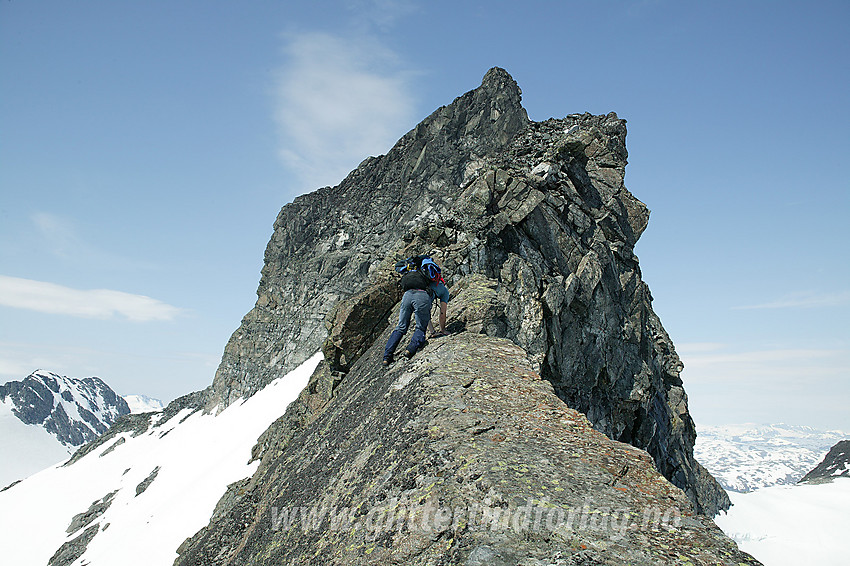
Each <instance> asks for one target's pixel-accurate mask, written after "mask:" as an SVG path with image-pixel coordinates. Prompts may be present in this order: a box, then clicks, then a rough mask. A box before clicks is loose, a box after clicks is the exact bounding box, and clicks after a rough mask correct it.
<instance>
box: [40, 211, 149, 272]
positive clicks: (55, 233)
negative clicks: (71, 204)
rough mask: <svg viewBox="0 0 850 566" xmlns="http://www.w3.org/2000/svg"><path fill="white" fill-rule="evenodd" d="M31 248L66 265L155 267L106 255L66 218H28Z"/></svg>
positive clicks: (129, 268)
mask: <svg viewBox="0 0 850 566" xmlns="http://www.w3.org/2000/svg"><path fill="white" fill-rule="evenodd" d="M30 221H31V222H32V226H33V231H32V239H33V243H34V244H35V246H37V247H38V248H40V249H43V250H45V251H46V252H47V253H49V254H50V255H52V256H54V257H56V258H58V259H60V260H62V261H64V262H67V263H73V264H76V265H94V266H96V265H109V266H110V267H112V268H119V269H127V270H150V269H155V266H154V265H153V264H151V263H149V262H145V261H139V260H135V259H130V258H127V257H123V256H120V255H117V254H114V253H110V252H107V251H104V250H102V249H100V248H99V247H98V246H95V245H92V244H90V243H89V242H87V241H86V239H85V238H84V237H83V236H82V235H81V234H80V230H79V228H78V226H77V224H76V223H75V222H74V221H73V220H72V219H70V218H67V217H64V216H60V215H57V214H53V213H50V212H37V213H35V214H33V215H32V216H30Z"/></svg>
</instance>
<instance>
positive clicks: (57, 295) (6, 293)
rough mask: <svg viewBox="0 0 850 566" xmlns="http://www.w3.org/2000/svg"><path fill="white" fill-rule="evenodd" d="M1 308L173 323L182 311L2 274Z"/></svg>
mask: <svg viewBox="0 0 850 566" xmlns="http://www.w3.org/2000/svg"><path fill="white" fill-rule="evenodd" d="M0 305H3V306H7V307H13V308H19V309H28V310H33V311H38V312H43V313H48V314H63V315H69V316H77V317H82V318H99V319H109V318H116V317H123V318H126V319H127V320H131V321H133V322H150V321H165V320H172V319H174V318H175V317H176V316H177V315H178V314H180V313H181V312H182V309H179V308H177V307H174V306H171V305H169V304H166V303H164V302H162V301H159V300H157V299H152V298H150V297H146V296H144V295H133V294H131V293H124V292H123V291H113V290H111V289H91V290H81V289H71V288H70V287H64V286H62V285H56V284H55V283H47V282H45V281H34V280H32V279H21V278H18V277H8V276H6V275H0Z"/></svg>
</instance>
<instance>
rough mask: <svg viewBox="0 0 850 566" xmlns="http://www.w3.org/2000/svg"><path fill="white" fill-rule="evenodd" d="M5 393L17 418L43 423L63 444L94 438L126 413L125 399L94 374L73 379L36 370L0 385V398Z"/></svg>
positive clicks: (80, 443)
mask: <svg viewBox="0 0 850 566" xmlns="http://www.w3.org/2000/svg"><path fill="white" fill-rule="evenodd" d="M7 397H8V398H10V399H11V401H12V403H13V407H12V413H13V414H14V415H15V416H17V417H18V418H19V419H20V420H21V421H23V422H24V423H26V424H35V425H41V426H43V427H44V428H45V429H46V430H47V432H49V433H51V434H53V435H54V436H56V438H57V439H58V440H59V441H60V442H61V443H62V444H64V445H66V446H81V445H83V444H85V443H86V442H89V441H90V440H94V439H95V438H97V437H98V436H99V435H101V434H103V433H104V432H106V430H107V429H108V428H109V427H110V426H111V425H112V423H114V422H115V420H116V419H117V418H118V417H120V416H122V415H126V414H129V413H130V407H128V406H127V402H126V401H125V400H124V399H123V398H122V397H121V396H119V395H118V394H116V393H115V392H114V391H113V390H112V389H111V388H110V387H109V386H108V385H107V384H106V383H104V382H103V380H102V379H100V378H98V377H86V378H84V379H75V378H68V377H61V376H58V375H56V374H53V373H48V372H45V371H36V372H33V373H32V374H31V375H29V376H28V377H27V378H26V379H24V380H23V381H10V382H9V383H7V384H5V385H0V399H2V400H6V398H7ZM69 412H70V413H71V414H70V415H69Z"/></svg>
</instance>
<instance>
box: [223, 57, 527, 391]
mask: <svg viewBox="0 0 850 566" xmlns="http://www.w3.org/2000/svg"><path fill="white" fill-rule="evenodd" d="M528 124H529V120H528V115H527V114H526V111H525V109H524V108H523V107H522V105H521V95H520V90H519V87H518V86H517V84H516V82H515V81H514V80H513V79H512V78H511V77H510V75H508V74H507V72H506V71H504V70H502V69H498V68H494V69H491V70H490V71H489V72H488V73H487V75H486V76H485V80H484V82H483V83H482V85H481V86H480V87H478V88H477V89H475V90H472V91H470V92H467V93H466V94H464V95H463V96H460V97H458V98H457V99H455V101H454V102H452V103H451V104H450V105H448V106H444V107H441V108H439V109H437V110H435V111H434V112H433V113H432V114H431V115H430V116H428V117H427V118H426V119H425V120H423V121H422V122H421V123H420V124H418V125H417V126H416V127H415V128H413V129H412V130H411V131H410V132H408V133H407V134H405V135H404V136H403V137H402V138H401V139H400V140H399V141H398V142H397V143H396V144H395V146H393V148H392V149H391V150H390V151H389V152H388V153H387V154H386V155H383V156H380V157H375V158H369V159H367V160H365V161H364V162H363V163H362V164H361V165H360V166H359V167H358V168H357V169H355V170H354V171H352V172H351V173H350V174H349V175H348V177H346V178H345V180H343V182H342V183H341V184H340V185H338V186H337V187H333V188H330V187H328V188H324V189H320V190H318V191H316V192H314V193H311V194H309V195H302V196H300V197H298V198H296V199H295V200H294V201H293V202H292V203H291V204H289V205H287V206H285V207H284V208H283V209H282V210H281V212H280V214H279V216H278V218H277V221H276V222H275V230H274V234H273V236H272V238H271V240H270V241H269V244H268V247H267V248H266V254H265V265H264V267H263V271H262V278H261V281H260V285H259V288H258V290H257V296H258V299H257V303H256V305H255V307H254V309H253V310H251V311H250V312H249V313H248V314H247V315H246V316H245V318H244V320H243V321H242V326H241V327H240V328H239V329H238V330H237V331H236V332H235V333H234V334H233V336H232V337H231V339H230V341H229V342H228V344H227V346H226V348H225V352H224V356H223V357H222V361H221V365H220V366H219V368H218V371H217V372H216V376H215V380H214V382H213V385H212V392H211V396H210V399H209V401H208V408H213V407H219V408H222V407H224V406H227V405H229V404H230V403H231V402H233V401H235V400H236V399H239V398H241V397H244V396H250V395H251V394H253V393H255V392H256V391H258V390H259V389H261V388H262V387H263V386H265V385H266V384H267V383H269V382H270V381H271V380H272V379H274V378H275V377H276V376H278V375H282V374H285V373H286V372H288V371H290V370H291V369H293V368H294V367H296V366H298V365H299V364H300V363H301V362H303V361H304V360H306V359H307V358H308V357H310V356H311V355H312V354H313V353H314V352H316V351H318V350H319V348H320V347H321V345H322V342H323V340H324V339H325V336H326V329H325V327H324V318H325V316H326V315H327V314H328V313H329V312H330V310H331V308H332V307H333V306H334V305H335V304H336V303H337V302H338V301H339V300H340V299H343V298H345V297H347V296H349V295H351V294H353V293H356V292H357V291H359V290H361V289H362V288H363V287H364V286H365V285H366V284H367V283H368V282H369V280H370V277H371V276H373V275H374V274H376V273H377V272H378V271H379V269H380V266H381V262H382V261H383V260H384V259H385V258H386V257H387V256H389V255H392V253H394V251H396V250H397V249H398V246H399V242H401V241H403V240H404V239H407V241H410V239H411V237H412V235H411V234H412V230H414V229H416V228H418V227H421V226H422V225H423V223H425V222H434V221H437V220H438V219H439V218H440V217H441V216H445V215H446V214H448V213H449V211H450V210H451V201H452V200H453V199H454V198H456V196H457V195H458V187H459V186H460V185H462V184H463V183H464V181H465V180H466V179H467V178H468V176H469V175H471V174H473V173H474V172H475V171H477V170H478V168H480V167H481V166H483V164H484V162H485V160H487V159H492V158H494V157H495V156H496V155H498V154H499V153H500V152H501V151H502V150H504V148H505V147H506V146H507V145H508V143H509V142H510V141H511V140H513V139H514V138H515V137H516V136H517V135H518V134H519V133H520V132H522V131H523V130H524V129H525V128H527V127H528Z"/></svg>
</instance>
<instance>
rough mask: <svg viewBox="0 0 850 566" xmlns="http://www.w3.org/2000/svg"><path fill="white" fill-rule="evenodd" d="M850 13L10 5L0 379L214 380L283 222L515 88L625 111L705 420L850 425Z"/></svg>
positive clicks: (0, 192) (541, 101)
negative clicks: (495, 71)
mask: <svg viewBox="0 0 850 566" xmlns="http://www.w3.org/2000/svg"><path fill="white" fill-rule="evenodd" d="M847 21H850V3H848V2H846V1H836V2H828V1H821V2H817V1H816V2H805V3H804V2H781V1H750V2H740V1H737V2H690V1H678V0H677V1H666V0H645V1H634V2H624V1H598V2H533V1H532V2H524V3H519V2H492V1H491V2H433V1H431V2H424V1H421V2H418V1H402V0H372V1H366V0H362V1H359V0H350V1H338V2H270V1H265V2H264V1H254V2H241V3H237V2H229V1H168V2H165V1H155V0H146V1H144V2H113V1H80V2H66V1H49V0H40V1H23V0H9V1H4V2H2V3H0V97H2V98H0V99H2V104H0V382H5V381H8V380H11V379H22V378H23V377H25V376H26V375H27V374H28V373H30V372H31V371H33V370H35V369H36V368H43V369H47V370H50V371H55V372H57V373H62V374H65V375H70V376H75V377H84V376H88V375H99V376H100V377H102V378H104V379H105V380H107V382H109V383H111V384H112V385H113V387H114V388H115V389H116V390H117V391H118V392H119V393H122V394H129V393H143V394H147V395H151V396H154V397H159V398H162V399H164V400H166V401H167V400H169V399H172V398H174V397H177V396H179V395H181V394H184V393H188V392H190V391H193V390H197V389H201V388H203V387H205V386H207V385H208V384H209V383H211V381H212V378H213V375H214V371H215V368H216V366H217V364H218V360H219V358H220V356H221V352H222V350H223V347H224V344H225V343H226V341H227V339H228V337H229V336H230V334H231V333H232V332H233V331H234V330H235V329H236V328H237V327H238V326H239V323H240V320H241V317H242V316H243V315H244V314H245V313H246V312H248V310H250V308H251V307H252V306H253V303H254V300H255V290H256V286H257V283H258V281H259V273H260V268H261V267H262V260H263V251H264V249H265V245H266V242H267V240H268V238H269V237H270V235H271V230H272V223H273V222H274V218H275V216H276V215H277V212H278V210H279V209H280V207H281V206H282V205H283V204H285V203H287V202H289V201H291V200H292V198H294V197H295V196H296V195H298V194H301V193H304V192H307V191H310V190H313V189H316V188H318V187H320V186H324V185H334V184H336V183H338V182H339V181H340V180H341V179H342V178H343V177H344V175H345V174H346V173H347V172H348V171H349V170H351V169H352V168H354V167H356V166H357V164H358V163H360V161H362V160H363V159H364V158H365V157H366V156H368V155H378V154H381V153H384V152H386V151H387V150H388V149H389V148H390V147H391V146H392V144H393V143H394V142H395V140H396V139H398V138H399V137H400V136H402V135H403V134H404V133H405V132H406V131H408V130H409V129H410V128H411V127H413V126H414V125H415V124H416V123H417V122H419V121H420V120H421V119H422V118H424V117H425V116H427V115H428V114H430V113H431V112H432V111H433V110H434V109H436V108H437V107H438V106H441V105H444V104H447V103H449V102H451V101H452V100H453V99H454V98H455V97H456V96H459V95H460V94H462V93H464V92H466V91H467V90H470V89H472V88H475V87H476V86H478V84H479V83H480V81H481V78H482V77H483V75H484V73H485V72H486V71H487V69H489V68H490V67H492V66H496V65H498V66H501V67H504V68H505V69H507V70H508V71H509V72H510V73H511V74H512V75H513V77H514V78H515V79H516V80H517V82H518V83H519V84H520V86H521V88H522V89H523V102H524V105H525V106H526V108H527V110H528V113H529V116H530V117H531V118H532V119H535V120H543V119H546V118H549V117H552V116H554V117H562V116H565V115H567V114H571V113H575V112H585V111H589V112H592V113H595V114H602V113H607V112H610V111H615V112H617V113H618V114H619V115H620V116H621V117H623V118H625V119H627V120H628V127H629V136H628V148H629V154H630V155H629V166H628V167H627V175H626V185H627V187H628V188H629V189H630V190H631V191H632V193H634V194H635V195H636V196H637V197H638V198H639V199H641V200H642V201H644V202H645V203H646V204H647V205H648V206H649V208H650V210H651V211H652V216H651V219H650V224H649V228H648V229H647V231H646V232H645V233H644V235H643V237H642V240H641V242H640V243H639V244H638V248H637V252H638V255H639V257H640V260H641V268H642V271H643V276H644V279H645V280H646V281H647V282H648V283H649V285H650V287H651V289H652V291H653V295H654V297H655V302H654V306H655V309H656V311H657V312H658V313H659V315H660V316H661V319H662V321H663V323H664V325H665V327H666V328H667V330H668V332H669V333H670V335H671V337H672V338H673V341H674V342H675V344H676V346H677V349H678V351H679V353H680V355H681V356H682V358H683V360H684V362H685V365H686V368H685V371H684V373H683V379H684V380H685V387H686V390H687V391H688V394H689V399H690V406H691V411H692V413H693V415H694V417H695V419H696V420H697V422H703V423H706V424H709V423H717V424H720V423H733V422H747V421H749V422H788V423H793V424H810V425H813V426H817V427H821V428H842V429H845V430H850V411H848V410H847V407H848V406H850V333H848V330H847V328H848V320H847V319H848V315H850V283H848V276H850V273H848V271H850V270H848V261H847V258H848V252H847V249H848V245H847V242H848V240H850V229H848V222H847V220H846V217H847V214H848V212H850V196H849V195H850V183H848V180H847V171H846V169H847V164H848V155H850V133H849V132H850V97H848V94H847V93H848V92H850V80H848V79H850V65H848V64H847V61H848V60H850V40H848V35H850V34H847V33H846V23H847Z"/></svg>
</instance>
